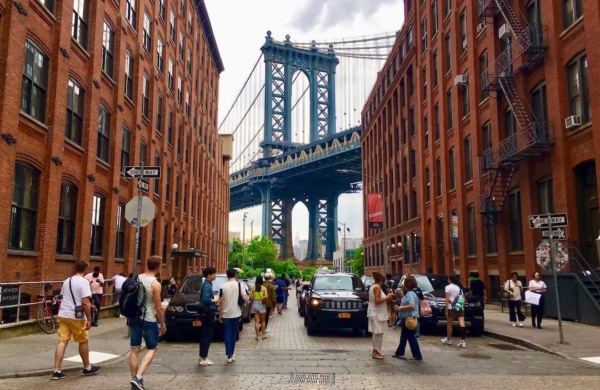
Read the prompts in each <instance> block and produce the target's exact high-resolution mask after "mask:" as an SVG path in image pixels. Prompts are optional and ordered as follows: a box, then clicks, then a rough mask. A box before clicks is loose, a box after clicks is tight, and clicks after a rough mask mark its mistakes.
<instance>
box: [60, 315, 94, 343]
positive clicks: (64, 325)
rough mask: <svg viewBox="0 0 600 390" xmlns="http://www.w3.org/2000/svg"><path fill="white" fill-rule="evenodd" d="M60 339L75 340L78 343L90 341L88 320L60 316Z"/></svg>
mask: <svg viewBox="0 0 600 390" xmlns="http://www.w3.org/2000/svg"><path fill="white" fill-rule="evenodd" d="M58 323H59V325H58V339H59V340H70V339H71V336H73V340H75V342H76V343H85V342H86V341H88V332H87V330H85V324H86V320H75V319H73V318H65V317H58Z"/></svg>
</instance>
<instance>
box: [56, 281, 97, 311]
mask: <svg viewBox="0 0 600 390" xmlns="http://www.w3.org/2000/svg"><path fill="white" fill-rule="evenodd" d="M69 281H70V282H71V289H69ZM71 290H73V295H71ZM60 293H61V295H62V296H63V299H62V302H61V303H60V309H59V310H58V316H59V317H63V318H71V319H73V320H76V319H81V318H75V306H79V305H81V299H82V298H90V297H91V296H92V291H91V290H90V282H88V281H87V280H86V279H84V278H82V277H81V276H79V275H74V276H73V277H71V278H68V279H67V280H65V281H64V282H63V285H62V288H61V290H60ZM73 298H75V302H73ZM82 320H84V321H85V316H84V318H83V319H82Z"/></svg>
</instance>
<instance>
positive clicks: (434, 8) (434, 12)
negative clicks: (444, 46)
mask: <svg viewBox="0 0 600 390" xmlns="http://www.w3.org/2000/svg"><path fill="white" fill-rule="evenodd" d="M437 32H438V5H437V0H433V1H432V2H431V35H432V36H433V37H435V34H437Z"/></svg>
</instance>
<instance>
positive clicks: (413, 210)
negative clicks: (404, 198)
mask: <svg viewBox="0 0 600 390" xmlns="http://www.w3.org/2000/svg"><path fill="white" fill-rule="evenodd" d="M411 200H412V202H411V211H410V215H411V217H412V218H417V217H418V200H417V189H416V188H413V190H412V199H411Z"/></svg>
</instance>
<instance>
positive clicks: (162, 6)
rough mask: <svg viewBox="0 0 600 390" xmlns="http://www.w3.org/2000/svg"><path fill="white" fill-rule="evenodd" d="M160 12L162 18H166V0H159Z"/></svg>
mask: <svg viewBox="0 0 600 390" xmlns="http://www.w3.org/2000/svg"><path fill="white" fill-rule="evenodd" d="M158 14H159V15H160V18H161V19H162V20H165V14H166V9H165V0H158Z"/></svg>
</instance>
